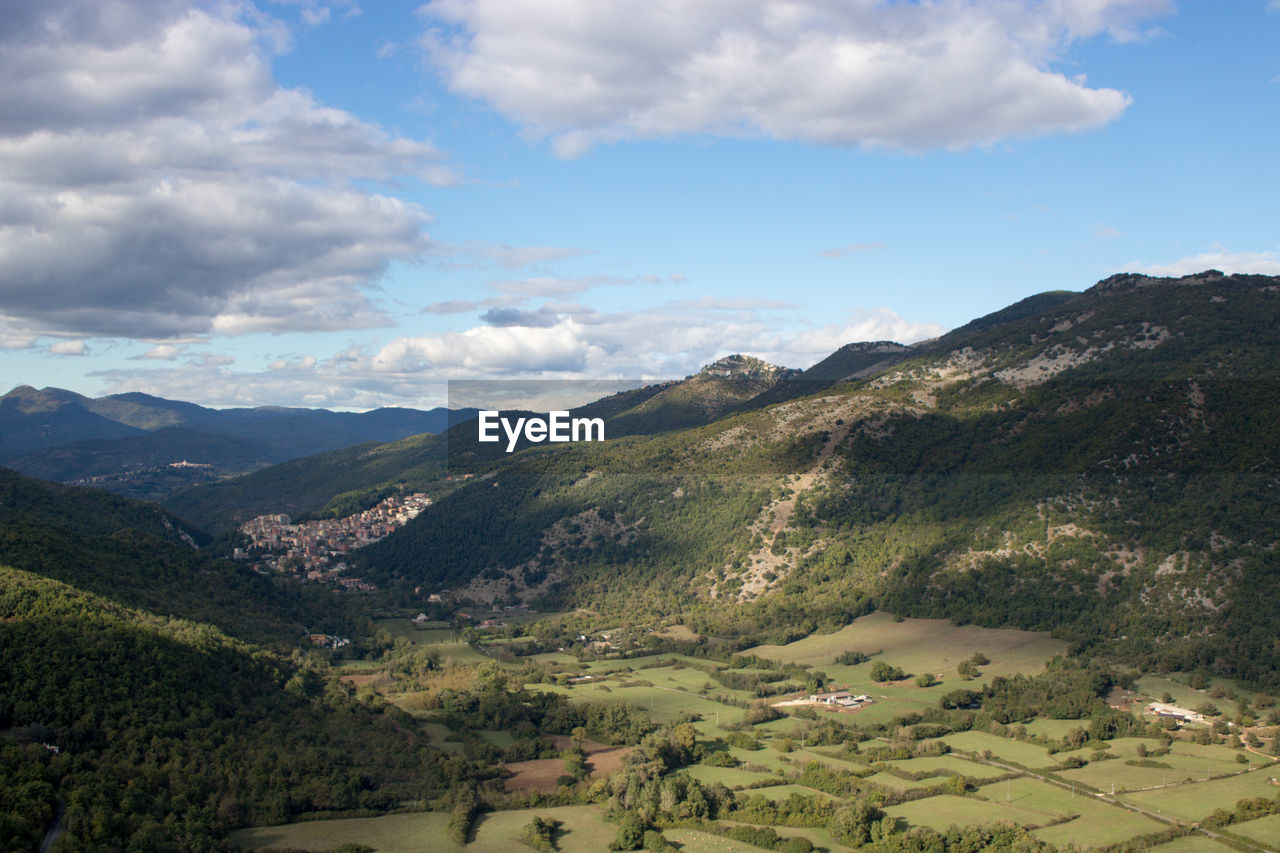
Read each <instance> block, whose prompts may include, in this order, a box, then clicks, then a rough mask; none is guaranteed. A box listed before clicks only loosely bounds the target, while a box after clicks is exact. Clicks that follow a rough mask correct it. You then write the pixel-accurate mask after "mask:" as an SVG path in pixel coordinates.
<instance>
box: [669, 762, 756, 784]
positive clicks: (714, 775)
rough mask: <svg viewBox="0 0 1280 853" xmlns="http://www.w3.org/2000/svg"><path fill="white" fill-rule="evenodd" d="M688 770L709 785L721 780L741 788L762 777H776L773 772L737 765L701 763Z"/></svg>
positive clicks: (721, 782)
mask: <svg viewBox="0 0 1280 853" xmlns="http://www.w3.org/2000/svg"><path fill="white" fill-rule="evenodd" d="M687 772H688V774H689V775H690V776H692V777H693V778H694V779H697V780H698V781H699V782H705V783H706V784H708V785H713V784H715V783H717V782H719V783H720V784H721V785H724V786H725V787H726V788H739V787H743V786H746V785H750V784H752V783H753V782H759V781H760V780H761V779H771V778H775V777H774V776H773V774H771V773H755V772H752V771H750V770H740V769H738V768H737V767H706V766H704V765H701V764H697V765H694V766H693V767H690V768H688V769H687Z"/></svg>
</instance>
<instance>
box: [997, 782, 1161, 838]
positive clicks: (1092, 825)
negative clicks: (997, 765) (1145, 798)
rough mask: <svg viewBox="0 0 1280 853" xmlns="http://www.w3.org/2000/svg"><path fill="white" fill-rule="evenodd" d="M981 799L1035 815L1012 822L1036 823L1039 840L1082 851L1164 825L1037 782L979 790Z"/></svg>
mask: <svg viewBox="0 0 1280 853" xmlns="http://www.w3.org/2000/svg"><path fill="white" fill-rule="evenodd" d="M978 796H980V797H983V798H984V799H987V800H989V801H991V802H993V803H996V804H997V805H1002V806H1005V807H1007V808H1010V809H1016V810H1018V811H1017V813H1035V814H1038V815H1040V817H1038V818H1035V819H1032V820H1024V819H1022V818H1011V819H1012V820H1015V821H1017V822H1018V823H1023V824H1026V823H1034V824H1037V825H1039V826H1040V827H1041V829H1038V830H1036V831H1035V833H1034V834H1035V836H1036V837H1037V838H1039V839H1041V840H1042V841H1047V842H1049V843H1051V844H1055V845H1058V846H1065V845H1066V844H1067V843H1069V842H1074V843H1076V844H1079V845H1080V846H1082V847H1094V846H1103V845H1107V844H1115V843H1116V842H1119V841H1124V840H1125V839H1127V838H1132V837H1134V836H1135V835H1143V834H1145V833H1148V832H1155V831H1157V830H1159V829H1161V828H1163V826H1164V825H1163V824H1161V823H1159V822H1157V821H1154V820H1152V819H1150V818H1147V817H1143V816H1142V815H1140V814H1136V813H1134V812H1131V811H1128V810H1127V809H1123V808H1120V807H1119V806H1113V805H1111V804H1109V803H1105V802H1102V801H1101V800H1098V799H1096V798H1094V797H1093V796H1091V795H1088V794H1085V793H1083V792H1079V793H1076V794H1075V795H1074V796H1073V795H1072V793H1071V791H1069V790H1067V789H1066V788H1060V787H1058V786H1056V785H1050V784H1048V783H1046V782H1040V781H1038V780H1036V779H1029V778H1025V777H1024V778H1021V779H1009V780H1006V781H1004V782H995V783H993V784H991V785H987V786H986V787H983V788H980V789H978ZM1068 816H1074V817H1073V819H1072V820H1070V821H1068V822H1067V823H1062V824H1058V825H1056V826H1045V824H1046V823H1049V822H1051V821H1053V820H1055V819H1059V818H1063V817H1068Z"/></svg>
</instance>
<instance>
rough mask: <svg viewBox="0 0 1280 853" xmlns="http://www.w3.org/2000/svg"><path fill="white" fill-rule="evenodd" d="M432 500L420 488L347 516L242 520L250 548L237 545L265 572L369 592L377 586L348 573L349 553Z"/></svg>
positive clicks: (237, 551) (240, 553)
mask: <svg viewBox="0 0 1280 853" xmlns="http://www.w3.org/2000/svg"><path fill="white" fill-rule="evenodd" d="M430 504H431V498H429V497H427V496H426V495H425V494H423V493H421V492H415V493H414V494H411V495H393V496H392V497H389V498H387V499H385V500H383V501H382V502H381V503H379V504H378V505H377V506H375V507H372V508H371V509H367V510H365V511H364V512H358V513H356V514H354V515H349V516H347V517H345V518H323V519H317V520H314V521H304V522H301V523H298V524H293V523H291V519H290V518H289V516H288V515H285V514H284V513H274V514H270V515H260V516H258V517H257V518H254V519H252V520H251V521H246V522H245V523H244V524H242V525H240V532H241V533H242V534H244V535H245V536H247V537H249V546H248V547H247V548H237V549H235V553H234V556H235V558H236V559H237V560H251V561H252V563H251V565H252V566H253V568H255V569H256V570H258V571H259V572H261V573H263V574H267V573H270V572H289V573H292V574H294V575H296V576H297V577H299V578H300V579H304V580H307V581H311V582H314V583H328V584H334V585H335V586H336V587H337V588H339V589H347V590H351V591H368V590H371V589H373V588H374V587H373V585H372V584H370V583H367V582H366V581H364V580H362V579H361V578H357V577H350V576H348V575H346V571H347V568H348V567H347V564H346V562H345V561H344V560H343V559H342V558H343V557H344V556H345V555H346V554H348V553H350V552H351V551H353V550H355V549H356V548H362V547H364V546H365V545H370V544H372V543H374V542H377V541H378V540H379V539H382V538H383V537H385V536H387V535H388V534H390V533H391V532H392V531H393V530H395V529H396V528H398V527H402V526H404V525H405V524H407V523H408V522H409V521H410V520H411V519H414V518H416V517H417V516H418V515H419V514H420V513H421V512H422V511H423V510H424V509H426V508H427V507H428V506H430Z"/></svg>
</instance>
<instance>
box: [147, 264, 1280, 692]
mask: <svg viewBox="0 0 1280 853" xmlns="http://www.w3.org/2000/svg"><path fill="white" fill-rule="evenodd" d="M1278 294H1280V279H1277V278H1274V277H1267V276H1248V275H1232V276H1227V275H1223V274H1222V273H1220V272H1217V271H1212V270H1211V271H1206V272H1204V273H1201V274H1198V275H1195V276H1187V277H1183V278H1177V279H1169V278H1153V277H1148V276H1142V275H1131V274H1123V275H1117V276H1112V277H1111V278H1108V279H1106V280H1104V281H1101V282H1099V283H1098V284H1097V285H1095V286H1093V287H1091V288H1089V289H1088V290H1086V291H1084V292H1082V293H1074V292H1052V293H1044V294H1039V295H1036V296H1032V297H1030V298H1028V299H1026V300H1023V301H1021V302H1019V303H1017V304H1015V305H1012V306H1009V307H1008V308H1005V309H1003V310H1001V311H999V312H996V313H994V314H991V315H988V316H986V317H983V318H980V319H977V320H975V321H973V322H972V323H969V324H967V325H965V326H963V327H961V328H959V329H956V330H954V331H952V332H950V333H948V334H946V335H944V336H942V337H940V338H937V339H934V340H931V341H925V342H922V343H919V344H915V345H912V346H902V345H899V344H894V343H892V342H879V343H870V344H865V343H864V344H853V345H850V346H847V347H844V348H842V349H841V350H839V351H838V352H836V353H834V354H832V356H830V357H829V358H827V359H825V360H823V361H822V362H819V363H818V364H816V365H814V366H813V367H812V368H810V369H809V370H806V371H803V372H794V371H785V370H764V369H763V368H762V367H761V365H759V364H755V363H752V362H750V360H748V359H730V360H728V361H726V362H724V363H721V364H719V365H713V366H711V367H710V368H708V369H707V370H704V371H702V372H700V373H699V374H695V375H694V376H692V377H689V378H687V379H686V380H684V381H682V382H678V383H667V384H664V385H661V386H651V387H649V388H646V389H639V390H637V391H634V392H627V393H625V394H622V395H617V396H615V397H612V398H607V399H605V400H602V401H599V402H597V403H594V404H591V405H589V406H585V407H583V408H582V409H580V410H579V413H581V414H590V413H592V412H596V413H598V414H599V415H600V416H603V417H604V418H605V420H606V423H607V424H608V427H607V434H608V436H609V439H610V440H609V441H607V442H604V443H591V444H588V443H581V444H573V445H556V446H548V445H537V446H522V449H521V450H520V451H518V452H516V453H514V454H506V453H503V452H501V448H499V447H497V446H495V445H491V444H490V445H481V444H478V443H477V442H476V435H475V425H474V424H460V425H457V426H455V427H453V428H452V429H450V430H448V431H447V432H445V433H443V434H441V435H439V436H416V437H413V438H409V439H405V440H402V441H400V442H394V443H389V444H384V445H378V446H376V447H373V448H369V449H364V450H358V451H357V450H350V449H349V450H342V451H337V452H334V453H331V454H328V455H325V456H321V457H315V458H309V459H304V460H294V461H293V462H291V463H288V464H287V466H286V467H284V468H281V469H278V470H277V469H271V470H267V471H262V472H259V473H257V474H253V475H250V476H248V477H244V478H239V479H237V480H231V481H225V482H223V483H219V484H215V485H211V486H206V487H200V488H197V489H193V490H189V491H187V492H185V493H181V494H178V495H175V496H174V497H173V498H172V499H171V500H170V501H169V502H168V504H167V505H168V506H169V508H170V509H172V510H173V511H175V512H177V513H178V514H179V515H182V516H183V517H186V518H189V519H192V520H193V521H195V522H197V523H199V524H202V525H204V526H207V527H209V528H211V529H227V528H229V527H230V526H232V525H233V524H234V523H235V521H236V520H237V518H238V517H240V516H243V515H244V514H245V513H249V512H257V511H267V507H268V506H270V505H273V503H274V505H277V506H281V505H287V506H290V507H293V508H295V509H298V510H303V511H335V510H336V509H338V508H339V507H343V508H346V509H350V508H351V507H353V506H358V505H360V504H361V503H367V502H370V501H373V500H375V499H377V498H378V496H379V495H381V494H385V493H386V492H387V490H389V489H393V488H412V489H421V490H427V491H431V492H432V493H433V494H435V495H436V496H437V498H438V500H437V502H436V504H435V506H433V507H432V509H431V510H430V511H429V512H426V513H424V514H423V515H422V516H420V517H419V518H418V519H417V520H415V521H414V522H413V523H411V524H409V525H407V526H406V527H404V528H403V529H401V530H400V531H398V532H397V533H395V534H394V535H392V536H390V537H388V538H387V539H385V540H383V541H382V542H379V543H377V544H376V545H373V546H371V547H369V548H366V549H362V550H361V551H360V552H359V553H358V555H357V556H356V561H357V563H358V564H359V568H360V571H361V572H362V573H363V574H364V575H366V576H368V577H370V578H373V579H375V580H376V581H377V582H378V583H379V584H380V585H382V586H384V587H386V588H389V589H391V590H394V591H397V592H399V593H401V594H404V595H406V596H409V597H412V591H413V590H415V589H417V590H419V591H420V592H421V594H422V595H426V594H427V593H440V594H444V595H451V596H453V597H454V598H455V599H457V600H460V601H461V600H478V601H486V602H489V601H492V602H498V603H504V602H511V601H516V600H526V601H535V602H542V603H544V604H554V605H557V606H571V605H572V606H577V607H591V608H595V609H596V610H598V611H600V612H606V613H608V612H612V613H619V614H621V613H627V614H629V615H630V616H631V617H632V618H643V619H650V620H662V619H666V618H672V617H674V615H675V614H682V617H681V618H684V619H685V621H686V622H687V623H688V624H690V625H691V626H694V627H695V628H696V630H698V631H699V632H700V633H702V634H704V635H706V636H710V637H722V638H737V641H739V642H747V641H761V640H766V639H772V640H778V639H782V638H785V637H786V636H798V635H800V634H803V633H807V632H809V631H812V630H814V629H815V628H820V627H834V626H836V625H840V624H844V622H845V621H847V620H848V619H849V618H850V617H851V616H853V615H857V614H858V613H860V612H864V611H865V610H866V609H868V608H870V607H873V606H877V607H881V608H886V609H890V610H892V611H893V612H898V613H904V614H908V615H918V616H946V617H950V618H953V619H957V620H960V621H970V622H978V623H981V624H984V625H1013V626H1018V627H1024V628H1036V629H1048V630H1054V631H1057V632H1058V633H1059V634H1061V635H1063V636H1067V637H1070V638H1072V639H1075V640H1077V641H1079V642H1080V643H1082V644H1089V645H1092V646H1096V647H1102V648H1105V649H1108V650H1110V651H1113V652H1115V653H1116V654H1121V655H1127V656H1130V657H1140V658H1142V659H1143V660H1145V661H1147V662H1149V663H1151V664H1152V665H1154V666H1157V667H1161V668H1175V669H1184V670H1191V669H1197V668H1203V669H1207V670H1212V671H1215V672H1218V673H1220V674H1230V675H1235V676H1237V677H1246V678H1254V679H1271V680H1274V678H1275V673H1276V672H1277V671H1280V648H1278V647H1277V641H1276V639H1275V634H1274V630H1273V627H1272V626H1274V624H1276V623H1277V621H1280V604H1276V602H1280V558H1278V556H1277V555H1278V553H1280V551H1278V549H1280V541H1277V540H1276V535H1275V531H1277V530H1280V509H1278V508H1280V501H1277V489H1278V488H1280V485H1278V484H1280V477H1278V474H1280V472H1278V470H1277V463H1278V462H1280V428H1278V427H1277V424H1280V403H1278V402H1277V401H1278V400H1280V397H1278V396H1277V394H1276V391H1277V390H1280V389H1278V388H1277V379H1278V378H1280V376H1278V375H1277V369H1276V365H1277V364H1280V295H1278ZM735 389H736V390H735ZM467 475H471V476H469V477H468V476H467ZM338 492H342V493H344V495H345V503H341V502H340V503H339V504H333V503H332V499H333V497H334V495H335V494H337V493H338ZM327 504H328V505H329V506H328V509H327V510H326V505H327Z"/></svg>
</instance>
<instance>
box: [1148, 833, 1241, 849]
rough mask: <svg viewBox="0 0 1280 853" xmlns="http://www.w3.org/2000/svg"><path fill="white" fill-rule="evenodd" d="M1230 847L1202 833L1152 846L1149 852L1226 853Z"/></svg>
mask: <svg viewBox="0 0 1280 853" xmlns="http://www.w3.org/2000/svg"><path fill="white" fill-rule="evenodd" d="M1232 849H1234V848H1231V847H1228V846H1227V845H1225V844H1222V843H1220V842H1217V841H1214V840H1213V839H1212V838H1208V837H1207V836H1204V835H1187V836H1184V837H1182V838H1175V839H1174V840H1173V841H1169V842H1166V843H1164V844H1161V845H1159V846H1157V847H1152V848H1151V850H1150V853H1227V851H1228V850H1232Z"/></svg>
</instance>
